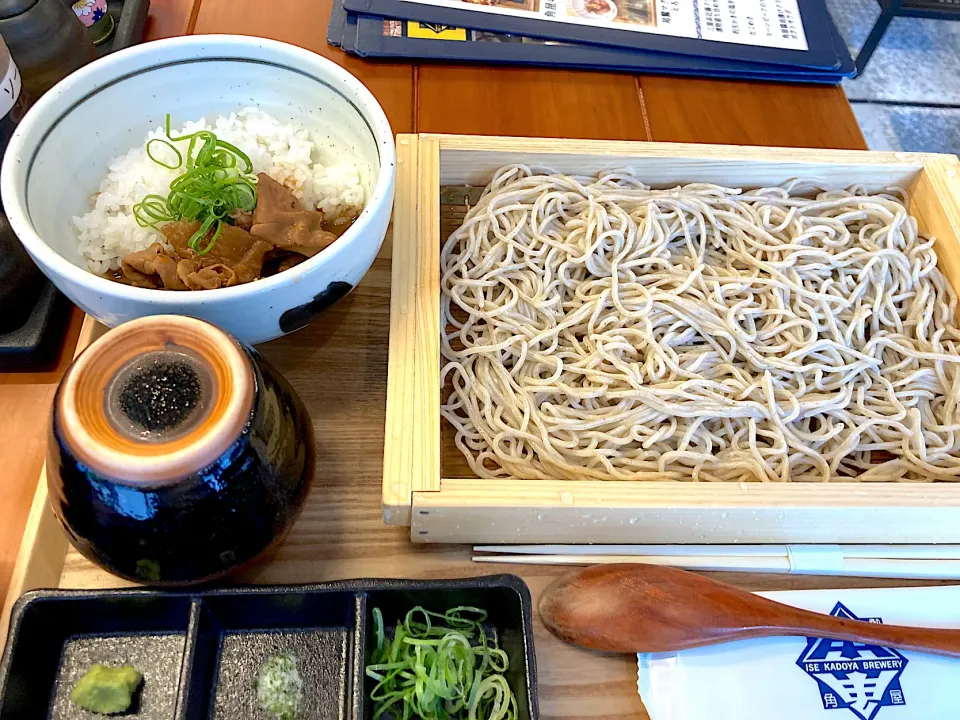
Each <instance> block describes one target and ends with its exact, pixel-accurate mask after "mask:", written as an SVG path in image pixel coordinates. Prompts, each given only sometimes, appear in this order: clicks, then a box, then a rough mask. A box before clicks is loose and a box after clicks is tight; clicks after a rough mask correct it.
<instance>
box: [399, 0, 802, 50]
mask: <svg viewBox="0 0 960 720" xmlns="http://www.w3.org/2000/svg"><path fill="white" fill-rule="evenodd" d="M404 2H415V3H420V4H424V5H434V6H438V7H449V8H455V9H458V10H471V11H474V12H481V13H493V14H498V15H510V16H515V17H527V18H534V19H540V20H551V21H554V22H562V23H568V24H574V25H590V26H594V27H601V28H602V27H607V28H612V29H617V30H632V31H635V32H646V33H654V34H657V35H669V36H673V37H682V38H694V39H700V40H714V41H717V42H724V43H734V44H739V45H753V46H758V47H770V48H779V49H782V50H807V49H808V47H807V40H806V37H805V35H804V32H803V22H802V20H801V18H800V10H799V8H798V7H797V0H404Z"/></svg>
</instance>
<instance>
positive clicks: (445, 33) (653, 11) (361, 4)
mask: <svg viewBox="0 0 960 720" xmlns="http://www.w3.org/2000/svg"><path fill="white" fill-rule="evenodd" d="M327 41H328V42H329V43H330V44H331V45H336V46H339V47H341V48H342V49H343V50H345V51H346V52H348V53H351V54H355V55H359V56H361V57H367V58H404V59H408V60H410V59H433V60H442V61H454V62H480V63H501V64H517V65H539V66H552V67H568V68H587V69H590V68H592V69H599V70H615V71H616V70H619V71H625V72H635V73H636V72H640V73H655V74H668V75H692V76H701V77H717V78H745V79H750V80H774V81H781V82H807V83H829V84H835V83H838V82H840V80H841V79H842V78H845V77H853V75H854V73H855V70H854V64H853V60H852V59H851V58H850V53H849V52H848V51H847V47H846V45H845V43H844V41H843V39H842V38H841V37H840V34H839V33H838V32H837V29H836V26H835V25H834V24H833V20H832V19H831V17H830V14H829V13H828V11H827V8H826V5H825V0H334V6H333V13H332V15H331V18H330V25H329V30H328V33H327Z"/></svg>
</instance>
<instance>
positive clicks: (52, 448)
mask: <svg viewBox="0 0 960 720" xmlns="http://www.w3.org/2000/svg"><path fill="white" fill-rule="evenodd" d="M171 321H176V322H179V323H192V324H193V328H196V327H197V326H202V327H200V330H199V332H198V333H196V334H195V336H194V337H195V338H199V340H197V339H194V340H190V339H189V338H187V340H186V341H185V342H186V344H183V342H184V341H183V338H184V336H183V335H182V334H179V333H180V331H179V330H178V329H177V327H176V325H174V324H172V322H171ZM134 325H138V327H140V328H146V329H147V331H149V332H152V333H154V334H153V336H151V338H152V339H151V338H148V339H146V340H144V337H145V336H144V335H143V334H142V333H141V334H134V333H133V332H132V331H130V332H128V331H129V328H130V327H131V326H134ZM204 328H205V329H204ZM124 332H128V334H127V335H124V334H123V333H124ZM138 332H139V331H138ZM115 338H120V339H119V340H116V339H115ZM147 343H149V344H147ZM217 343H219V345H217ZM155 346H156V347H157V348H159V350H153V349H152V348H154V347H155ZM144 347H147V348H151V350H150V352H147V351H145V350H142V348H144ZM217 347H219V348H226V352H222V351H219V350H217ZM171 348H177V349H176V350H172V349H171ZM193 352H196V353H197V355H196V358H197V359H195V360H189V357H191V356H190V355H189V353H193ZM88 353H90V354H91V355H90V356H89V357H88V356H87V354H88ZM110 353H114V355H111V354H110ZM200 353H205V355H202V354H200ZM161 355H162V356H163V357H162V358H161V359H159V360H158V359H157V357H156V356H161ZM91 358H92V359H91ZM101 358H103V359H102V360H101ZM114 358H116V359H114ZM144 358H150V359H144ZM169 358H174V359H169ZM176 358H181V359H180V360H177V359H176ZM97 363H100V364H99V365H98V364H97ZM151 363H152V364H151ZM178 363H180V364H178ZM191 363H193V365H191ZM190 367H195V368H196V371H194V370H191V369H190ZM100 368H105V369H104V370H102V371H101V370H100ZM185 368H186V369H185ZM204 368H208V369H210V370H211V372H210V373H209V376H204V375H203V374H202V373H203V370H204ZM191 373H195V374H193V375H191ZM105 379H106V380H105ZM207 383H214V384H213V385H210V384H207ZM161 386H165V387H167V388H168V390H164V391H163V392H165V393H166V395H165V396H164V397H163V399H162V401H161V402H159V403H158V402H157V401H156V398H157V397H159V395H160V394H161V392H160V391H159V390H158V388H160V387H161ZM204 388H206V389H204ZM186 395H189V396H190V397H185V396H186ZM244 398H246V399H244ZM178 403H179V405H178ZM184 408H187V409H184ZM231 408H232V409H231ZM121 421H122V422H123V423H130V428H129V430H128V429H126V428H120V425H119V424H118V423H119V422H121ZM111 428H113V429H111ZM116 428H120V429H116ZM218 428H219V429H218ZM211 438H215V440H211ZM168 446H169V447H171V448H172V450H171V451H170V452H167V451H166V450H164V449H163V448H166V447H168ZM158 448H159V450H158ZM154 451H156V452H157V453H158V454H156V455H150V453H151V452H154ZM314 453H315V448H314V438H313V425H312V423H311V422H310V418H309V416H308V414H307V411H306V408H305V407H304V405H303V402H302V401H301V400H300V398H299V397H298V396H297V395H296V393H295V392H294V391H293V389H292V388H291V387H290V386H289V384H288V383H287V382H286V380H285V379H284V378H283V377H282V376H281V375H280V373H278V372H277V371H276V370H275V369H274V368H273V367H272V366H270V365H269V364H268V363H267V362H266V361H264V360H263V358H261V357H260V356H259V355H258V354H257V353H256V352H255V351H253V350H250V349H247V348H242V347H241V346H239V345H238V344H236V343H235V341H233V340H232V339H230V338H229V336H227V335H226V334H225V333H222V331H219V330H216V329H215V328H213V327H212V326H209V325H207V324H206V323H202V322H201V321H197V320H191V319H188V318H172V319H171V318H170V316H155V317H153V318H141V320H138V321H134V322H132V323H128V324H126V325H121V326H120V327H119V328H118V329H117V330H114V331H112V332H111V333H108V334H107V335H106V336H104V337H103V338H101V339H100V340H98V341H97V343H95V344H94V345H92V346H91V347H90V348H89V349H88V350H87V351H86V352H85V353H84V355H81V357H80V358H79V359H78V360H77V361H76V362H75V363H74V364H73V365H72V366H71V368H70V370H68V372H67V375H66V376H65V379H64V382H63V383H62V384H61V386H60V388H59V390H58V392H57V396H56V399H55V400H54V412H53V420H52V423H51V431H50V440H49V443H48V456H47V483H48V486H49V490H50V502H51V505H52V507H53V510H54V513H55V514H56V515H57V517H58V518H59V520H60V522H61V523H62V525H63V527H64V529H65V530H66V532H67V536H68V537H69V538H70V541H71V542H72V543H73V545H74V546H75V547H76V548H77V549H78V550H79V551H80V552H81V553H82V554H83V555H84V556H85V557H87V558H88V559H89V560H91V561H92V562H94V563H96V564H98V565H100V566H101V567H103V568H104V569H106V570H108V571H109V572H111V573H113V574H115V575H118V576H120V577H123V578H126V579H128V580H133V581H135V582H140V583H146V584H151V585H161V586H180V585H190V584H196V583H201V582H207V581H210V580H213V579H216V578H218V577H220V576H222V575H225V574H227V573H229V572H231V571H233V570H236V569H237V568H239V567H240V566H242V565H244V564H246V563H248V562H250V561H252V560H253V559H255V558H256V557H257V556H259V555H260V554H262V553H263V552H265V551H266V550H267V549H268V548H270V547H271V546H272V545H273V544H275V543H277V542H278V541H279V540H280V539H281V538H282V537H283V536H284V535H285V534H286V533H287V531H288V530H289V529H290V527H291V525H292V524H293V522H294V520H295V519H296V517H297V516H298V514H299V513H300V510H301V508H302V507H303V503H304V501H305V500H306V495H307V492H308V490H309V487H310V484H311V481H312V479H313V473H314ZM117 454H119V456H120V459H119V460H117V459H116V458H117ZM191 458H194V459H196V458H202V459H200V460H197V461H196V462H194V460H191ZM191 463H192V464H191ZM116 468H121V469H120V470H117V469H116ZM131 468H134V469H133V470H131ZM136 468H139V470H136ZM118 472H125V473H126V474H125V475H118V474H117V473H118Z"/></svg>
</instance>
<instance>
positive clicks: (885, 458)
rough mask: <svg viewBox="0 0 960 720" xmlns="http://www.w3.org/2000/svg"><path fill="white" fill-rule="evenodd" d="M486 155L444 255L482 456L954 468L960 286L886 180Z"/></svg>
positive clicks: (454, 390)
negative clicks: (812, 180) (642, 172)
mask: <svg viewBox="0 0 960 720" xmlns="http://www.w3.org/2000/svg"><path fill="white" fill-rule="evenodd" d="M802 189H803V188H802V187H801V185H800V184H799V183H797V182H794V183H792V184H789V185H786V186H783V187H774V188H765V189H762V190H756V191H751V192H742V191H740V190H735V189H730V188H724V187H719V186H716V185H707V184H693V185H686V186H684V187H680V188H674V189H670V190H651V189H649V188H648V187H646V186H645V185H643V184H642V183H641V182H640V181H639V180H637V179H636V178H635V177H633V176H632V175H631V174H630V172H629V171H611V172H607V173H604V174H602V175H600V176H599V177H597V178H589V177H571V176H565V175H560V174H556V173H553V172H551V171H548V170H542V169H535V168H528V167H524V166H520V165H513V166H509V167H505V168H502V169H501V170H500V171H499V172H497V173H496V175H495V177H494V179H493V181H492V183H491V184H490V185H489V186H488V187H487V189H486V190H485V192H484V194H483V196H482V198H481V199H480V201H479V203H478V204H477V205H476V206H475V207H473V208H472V209H470V210H469V212H468V213H467V216H466V219H465V220H464V222H463V225H462V227H460V229H459V230H457V231H456V232H455V233H454V234H453V235H452V236H451V237H450V239H449V240H448V241H447V243H446V244H445V246H444V248H443V251H442V255H441V272H442V281H441V287H442V319H443V323H444V332H443V336H442V339H441V351H442V355H443V358H444V366H443V370H442V377H443V380H442V382H443V384H444V387H445V388H446V391H447V392H448V393H449V394H448V396H447V397H446V399H445V400H444V402H443V408H442V412H443V416H444V417H445V418H446V419H447V420H448V421H449V422H450V423H451V424H452V425H453V426H454V428H455V429H456V443H457V446H458V447H459V448H460V450H461V451H462V452H463V453H464V455H465V456H466V458H467V460H468V461H469V463H470V465H471V467H472V468H473V470H474V472H476V473H477V474H478V476H480V477H516V478H561V479H617V480H653V479H672V480H715V481H716V480H720V481H789V480H792V481H798V480H806V481H813V480H816V481H831V480H833V481H836V480H844V479H850V478H854V477H855V478H858V479H859V480H874V481H883V480H912V481H917V480H932V479H937V480H956V479H960V413H958V408H957V405H958V400H960V367H958V363H960V356H958V349H960V331H958V329H957V327H956V324H955V320H954V313H955V309H956V305H957V297H956V295H955V293H954V291H953V289H952V288H951V287H950V285H949V283H948V282H947V281H946V280H945V279H944V277H943V276H942V275H941V273H940V271H939V270H938V269H937V267H936V262H937V259H936V256H935V254H934V251H933V247H932V246H933V240H932V239H931V238H925V237H923V236H921V235H919V233H918V231H917V223H916V220H914V219H913V218H912V217H910V215H909V214H908V213H907V210H906V208H905V202H906V199H905V198H904V197H903V193H902V192H901V191H899V190H896V189H894V190H887V191H884V192H882V193H879V194H866V193H865V192H864V190H863V189H862V188H851V189H849V190H848V191H830V192H820V193H819V194H818V195H816V197H815V198H814V197H812V196H810V197H795V196H794V194H793V193H796V192H799V191H800V190H802Z"/></svg>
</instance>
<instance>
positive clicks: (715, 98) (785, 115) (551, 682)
mask: <svg viewBox="0 0 960 720" xmlns="http://www.w3.org/2000/svg"><path fill="white" fill-rule="evenodd" d="M329 12H330V0H270V1H269V2H260V1H258V0H153V3H152V9H151V18H150V23H149V25H148V36H149V38H151V39H155V38H160V37H167V36H171V35H177V34H183V33H187V32H194V33H242V34H251V35H262V36H267V37H272V38H276V39H278V40H283V41H286V42H291V43H295V44H297V45H300V46H302V47H305V48H307V49H310V50H313V51H314V52H317V53H319V54H321V55H324V56H326V57H328V58H330V59H332V60H334V61H335V62H337V63H339V64H341V65H343V66H344V67H345V68H346V69H348V70H349V71H350V72H352V73H354V74H355V75H356V76H358V77H359V78H360V79H361V80H362V81H363V82H364V83H365V84H366V85H367V86H368V87H369V88H370V89H371V91H372V92H373V93H374V94H375V95H376V96H377V98H378V99H379V101H380V103H381V104H382V106H383V108H384V110H385V111H386V114H387V116H388V118H389V119H390V122H391V124H392V126H393V130H394V132H396V133H407V132H446V133H478V134H499V135H521V136H523V135H526V136H547V137H580V138H601V139H628V140H663V141H686V142H714V143H736V144H752V145H784V146H806V147H831V148H864V147H865V145H864V142H863V137H862V135H861V133H860V130H859V128H858V126H857V123H856V121H855V119H854V117H853V113H852V112H851V109H850V106H849V104H848V103H847V101H846V98H845V96H844V94H843V92H842V90H840V89H839V88H825V87H809V86H796V85H776V84H761V83H750V82H734V81H715V80H693V79H677V78H663V77H647V76H641V77H636V76H632V75H621V74H611V73H588V72H573V71H566V70H539V69H505V68H494V67H474V66H457V65H434V64H427V65H412V64H409V63H376V64H373V63H367V62H363V61H361V60H358V59H356V58H352V57H349V56H347V55H345V54H344V53H342V52H341V51H340V50H339V49H336V48H332V47H329V46H328V45H327V44H326V41H325V35H326V25H327V20H328V16H329ZM388 282H389V261H388V260H378V261H377V264H376V265H375V266H374V268H373V269H372V271H371V274H370V275H369V276H368V278H367V280H365V282H364V283H363V285H362V286H361V288H358V291H357V293H354V294H353V295H352V296H351V298H348V299H347V300H345V301H344V302H343V303H341V304H339V305H338V306H337V307H336V308H334V310H332V311H331V313H330V315H329V316H327V317H326V318H325V319H324V320H321V321H320V322H318V323H315V324H314V326H312V327H311V328H309V329H307V330H305V331H303V332H302V333H298V334H297V336H296V339H295V340H293V339H287V340H279V341H276V342H274V343H270V344H269V345H267V346H265V347H264V352H265V354H266V355H267V357H269V358H270V359H271V360H273V361H274V362H275V364H277V365H278V366H279V367H280V369H281V370H282V371H283V372H284V373H285V374H286V375H288V377H290V378H291V380H292V381H293V382H294V383H295V384H296V385H297V386H298V387H299V388H301V393H303V389H302V388H304V387H305V386H306V379H305V378H306V376H304V375H303V374H304V372H305V368H309V366H311V365H313V366H314V367H317V365H315V363H317V361H318V358H319V359H322V361H323V363H331V364H336V366H337V367H338V368H339V370H338V371H337V372H335V373H334V374H333V375H331V378H332V377H334V376H336V382H323V381H321V382H320V384H319V385H318V384H317V383H316V382H315V381H311V383H312V385H311V387H314V388H316V389H315V393H316V395H315V397H313V398H310V399H309V401H308V404H309V405H311V406H313V407H323V406H326V405H327V403H328V402H329V403H330V407H333V406H334V405H337V407H338V408H339V405H338V403H342V404H343V409H342V410H338V413H339V414H338V415H337V416H336V417H335V418H333V419H330V420H323V421H321V423H325V422H328V421H329V422H331V427H337V428H343V432H344V433H345V434H347V435H349V433H350V429H349V428H350V424H351V423H360V422H364V421H365V422H366V423H367V425H368V426H369V425H371V424H375V423H376V422H377V421H378V419H379V418H382V417H383V398H384V388H385V384H386V374H385V369H386V368H385V357H386V339H387V338H386V327H387V324H386V323H387V314H388V309H389V297H388V290H387V288H388ZM358 296H359V299H357V298H358ZM353 303H363V304H364V305H363V307H364V308H365V314H364V315H363V317H365V318H367V320H368V321H369V327H367V328H366V329H365V331H367V332H370V333H374V334H375V337H376V338H378V342H382V347H383V353H382V355H379V354H378V356H377V357H350V356H349V354H348V355H347V356H346V357H343V354H342V353H341V350H342V349H343V348H344V344H343V343H345V342H346V338H349V337H350V335H351V334H352V333H356V332H358V329H357V328H346V327H343V324H344V322H345V321H348V320H349V319H350V318H351V317H353V316H351V315H350V313H351V312H352V311H351V306H352V304H353ZM355 309H356V308H354V310H355ZM371 318H373V319H372V320H371ZM79 325H80V314H79V312H77V313H75V314H74V317H73V321H72V323H71V330H70V337H69V339H68V343H67V347H66V348H65V349H64V354H63V358H62V359H61V361H60V363H59V364H58V366H57V367H56V368H55V369H53V370H50V371H48V372H43V373H29V374H28V373H20V374H17V373H9V374H0V467H3V469H4V472H3V473H0V498H2V502H0V597H3V595H4V594H5V591H6V587H7V584H8V581H9V576H10V572H11V570H12V567H13V563H14V560H15V558H16V553H17V549H18V546H19V543H20V536H21V535H22V532H23V526H24V523H25V520H26V515H27V512H28V510H29V507H30V501H31V499H32V496H33V491H34V488H35V486H36V481H37V477H38V473H39V471H40V468H41V465H42V462H43V453H44V447H45V436H44V429H45V425H46V421H47V413H48V411H49V405H50V402H51V399H52V396H53V392H54V390H55V388H56V383H57V381H58V379H59V377H60V375H61V374H62V372H63V370H64V367H65V365H66V358H68V357H69V356H70V354H71V352H72V348H73V345H74V344H75V342H76V336H77V334H78V332H79ZM319 367H324V365H323V364H320V365H319ZM328 367H329V365H328ZM351 373H353V374H356V373H368V374H372V375H373V376H374V377H376V378H377V379H376V380H375V382H374V384H375V385H376V384H377V383H380V382H382V384H383V388H378V390H377V392H374V393H372V394H371V395H370V396H369V397H367V398H365V399H364V400H363V401H362V402H357V401H356V399H355V398H353V399H352V402H348V401H347V399H346V398H340V397H339V395H342V394H343V392H344V390H343V388H344V387H350V383H349V382H344V379H345V378H347V379H348V378H349V376H350V374H351ZM368 377H369V375H368ZM298 379H299V380H300V382H298ZM347 441H349V443H350V445H349V447H350V448H351V450H352V451H358V450H360V451H362V452H359V453H358V455H357V456H356V457H359V458H360V459H356V458H353V459H351V458H346V457H339V458H336V457H326V458H322V460H321V462H322V463H327V464H328V465H329V467H331V468H336V469H337V470H338V471H339V473H337V476H338V477H339V478H340V482H341V486H340V487H339V489H338V494H337V496H336V497H337V499H338V503H339V504H337V503H333V504H331V507H330V512H332V513H333V519H331V518H330V517H325V518H322V519H321V518H311V517H309V516H305V517H304V519H303V520H301V523H302V524H303V525H302V528H301V531H300V532H299V533H295V534H294V536H292V539H291V541H290V542H289V543H288V544H287V546H285V547H284V548H283V549H282V550H281V553H280V556H279V560H280V562H279V563H278V564H267V565H261V566H259V567H256V568H254V569H252V570H250V571H248V572H247V574H246V575H245V579H249V580H259V581H267V582H269V581H278V580H283V581H288V580H289V579H290V578H291V577H296V578H301V579H303V580H304V581H306V580H322V579H330V578H336V577H347V576H354V577H355V576H361V575H395V576H396V575H399V576H450V575H461V576H462V575H468V574H471V573H478V572H480V570H479V569H478V568H477V567H476V566H472V565H471V564H470V563H469V555H468V550H467V549H465V548H451V547H446V548H445V547H436V546H433V547H427V548H424V547H419V548H414V547H412V546H410V545H409V543H408V542H407V538H406V537H405V536H404V534H403V531H402V530H400V529H398V528H384V527H382V526H381V523H380V518H379V512H378V510H379V463H380V457H381V453H382V421H380V434H379V436H373V437H369V438H367V437H354V438H347V440H345V441H344V442H347ZM354 475H355V476H356V478H357V479H358V480H359V479H360V478H363V481H362V482H356V483H352V482H350V481H349V478H350V477H351V476H354ZM370 475H373V477H367V476H370ZM351 490H352V492H351ZM315 491H316V492H324V487H323V486H322V484H321V487H318V488H317V489H316V490H315ZM344 491H346V492H344ZM331 497H333V495H331ZM311 532H312V533H313V536H312V537H311V544H315V543H316V541H317V534H318V533H319V534H320V538H321V539H324V540H326V541H327V542H328V544H329V548H330V550H329V552H328V553H325V555H324V557H320V558H318V557H316V556H315V555H313V554H312V553H305V552H301V551H298V547H297V542H296V538H297V537H306V533H311ZM485 570H486V571H487V572H489V569H485ZM512 570H513V571H514V572H517V574H520V575H522V576H524V578H525V579H526V580H527V581H528V583H529V584H530V585H531V587H532V589H533V590H534V592H535V593H538V592H539V591H540V590H541V589H542V588H543V587H545V586H546V584H548V583H549V581H550V580H551V579H552V578H553V577H555V575H556V574H557V572H558V571H557V570H553V569H549V568H544V569H535V570H532V571H530V570H524V569H521V568H512ZM725 579H727V580H730V581H735V582H737V583H738V584H740V585H742V586H744V587H747V588H749V589H774V588H788V587H789V588H798V587H826V586H834V587H841V586H846V585H849V584H850V581H849V580H829V579H823V578H820V579H798V578H790V579H785V578H780V577H776V576H749V575H739V576H733V575H730V576H726V578H725ZM98 581H99V580H97V577H96V573H95V572H93V571H92V570H91V568H90V567H88V566H86V565H85V564H84V563H83V562H82V561H81V559H80V558H79V557H78V556H76V555H75V554H74V555H71V556H70V558H68V562H67V565H66V567H65V569H64V576H63V583H64V584H66V585H73V586H80V585H85V584H90V583H92V582H98ZM871 584H873V585H883V584H890V583H883V582H882V581H873V582H872V583H871ZM536 641H537V646H538V657H539V660H540V671H541V683H540V689H541V702H542V711H543V717H544V718H554V717H565V718H603V717H608V718H644V717H647V715H646V713H645V711H644V709H643V706H642V704H641V703H640V701H639V698H638V697H637V694H636V686H635V682H636V675H635V672H636V668H635V664H634V663H633V662H632V661H631V660H630V659H628V658H626V659H620V658H599V657H595V656H591V655H588V654H585V653H581V652H579V651H577V650H574V649H572V648H569V647H565V646H563V645H561V644H560V643H559V642H558V641H555V640H554V639H553V638H551V637H550V636H549V635H548V634H546V633H545V632H544V631H543V629H542V628H540V627H538V631H537V638H536Z"/></svg>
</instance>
